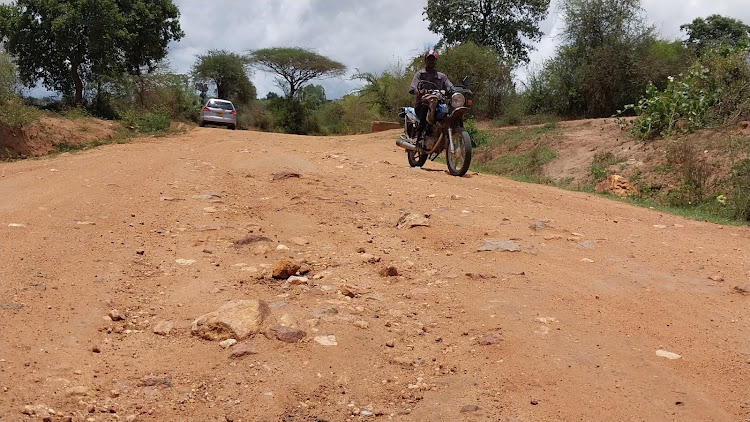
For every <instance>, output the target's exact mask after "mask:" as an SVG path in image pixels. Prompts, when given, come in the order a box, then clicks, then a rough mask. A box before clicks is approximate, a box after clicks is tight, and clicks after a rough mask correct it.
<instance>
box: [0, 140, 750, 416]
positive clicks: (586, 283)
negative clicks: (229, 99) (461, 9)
mask: <svg viewBox="0 0 750 422" xmlns="http://www.w3.org/2000/svg"><path fill="white" fill-rule="evenodd" d="M397 136H398V131H395V130H394V131H386V132H381V133H377V134H368V135H357V136H345V137H301V136H289V135H280V134H269V133H259V132H249V131H229V130H223V129H211V128H201V129H196V130H193V131H190V132H189V133H186V134H183V135H178V136H171V137H163V138H144V139H138V140H135V141H134V142H132V143H129V144H119V145H107V146H102V147H99V148H96V149H92V150H87V151H83V152H78V153H73V154H70V153H66V154H62V155H59V156H57V157H55V158H43V159H39V160H33V161H16V162H9V163H0V262H2V265H0V333H1V334H0V420H2V421H26V420H29V421H31V420H34V421H37V420H39V421H41V420H42V419H43V418H44V417H45V414H46V413H50V412H49V410H50V409H52V410H54V414H50V415H49V416H47V417H49V418H50V419H49V420H52V421H63V420H72V421H110V420H112V421H114V420H119V421H235V422H237V421H266V420H267V421H277V420H285V421H316V420H321V421H322V420H326V421H344V420H370V419H377V420H398V421H455V420H466V421H578V420H580V421H625V420H638V421H698V420H699V421H743V420H747V419H748V418H750V389H748V386H749V385H750V342H748V338H750V318H749V316H748V309H750V295H748V290H750V286H748V284H749V283H750V281H749V278H750V254H749V251H750V229H748V228H747V227H725V226H719V225H715V224H710V223H705V222H696V221H690V220H686V219H683V218H680V217H676V216H672V215H667V214H663V213H660V212H657V211H654V210H650V209H644V208H637V207H633V206H630V205H627V204H624V203H620V202H615V201H612V200H609V199H606V198H604V197H600V196H596V195H589V194H585V193H577V192H570V191H565V190H560V189H557V188H554V187H549V186H542V185H532V184H524V183H516V182H514V181H511V180H508V179H505V178H502V177H496V176H489V175H483V174H476V173H469V174H468V175H467V177H464V178H455V177H451V176H449V175H448V174H447V173H446V171H445V166H444V165H442V164H438V163H428V164H427V166H426V167H425V168H424V169H411V168H409V167H408V165H407V162H406V157H405V154H404V152H403V151H402V150H401V149H399V148H398V147H396V146H395V145H394V140H395V139H396V137H397ZM623 142H625V141H623ZM625 145H626V144H625V143H623V144H622V145H621V147H623V148H624V147H625ZM571 148H573V147H572V146H571ZM580 148H585V147H583V146H581V147H580ZM580 154H581V155H584V154H585V151H584V150H581V152H580ZM585 161H586V160H585V159H584V160H583V161H582V163H585ZM576 165H580V164H576ZM574 167H575V166H574ZM404 211H411V212H413V213H417V214H421V215H422V216H424V215H425V214H428V215H429V218H428V219H427V221H428V223H429V226H416V227H412V228H409V227H408V226H407V227H402V228H399V227H397V222H398V221H399V217H400V216H401V215H402V212H404ZM249 233H250V234H252V235H254V236H256V237H252V236H250V237H246V236H247V235H248V234H249ZM263 237H265V238H267V239H266V240H263ZM241 239H245V241H244V242H239V243H245V244H237V243H235V242H236V241H238V240H241ZM487 239H496V240H502V241H507V242H509V243H511V244H515V245H517V246H518V249H520V250H519V251H516V252H501V251H486V252H479V251H478V249H480V248H481V247H482V246H483V245H484V244H485V241H486V240H487ZM283 258H289V259H291V260H293V261H295V262H297V263H299V264H301V265H302V267H303V270H301V271H303V272H306V273H305V274H304V276H305V277H306V278H307V279H306V280H304V279H303V280H297V281H295V282H292V283H287V282H286V281H285V280H277V279H274V278H273V277H272V276H271V273H272V271H273V269H274V266H276V264H277V263H278V262H279V261H281V260H282V259H283ZM391 267H392V268H391ZM308 270H309V271H308ZM394 271H395V273H396V274H397V275H392V274H394ZM389 274H391V275H389ZM236 299H258V300H262V301H264V302H265V303H267V304H268V305H269V308H270V310H271V314H270V316H269V317H268V318H267V319H266V321H265V322H264V324H263V327H262V329H264V330H265V328H267V327H270V326H273V325H286V326H294V327H297V328H299V329H301V330H304V331H305V333H306V336H305V337H304V338H303V339H302V340H300V341H298V342H296V343H287V342H282V341H279V340H277V339H273V340H271V339H269V338H267V337H265V336H263V335H260V334H258V335H255V336H252V337H251V338H248V339H244V340H241V341H240V342H239V343H237V344H235V345H234V346H232V347H229V348H228V349H224V348H222V347H221V346H220V345H219V343H218V342H217V341H208V340H204V339H201V338H199V337H196V336H193V335H192V334H191V329H190V326H191V323H192V322H193V321H194V320H195V319H196V318H198V317H200V316H202V315H204V314H206V313H208V312H211V311H214V310H216V309H217V308H219V307H220V306H221V305H222V304H224V303H226V302H227V301H229V300H236ZM113 311H117V312H113ZM113 317H114V320H113ZM120 318H122V319H120ZM163 321H168V322H171V323H172V324H173V327H174V328H173V329H172V330H170V332H169V334H167V335H162V334H163V333H162V334H156V333H155V332H154V328H156V326H157V325H159V324H160V323H161V322H163ZM162 327H163V325H162ZM156 331H162V330H161V329H157V330H156ZM333 337H335V340H336V345H334V346H324V345H322V344H320V343H319V342H318V341H317V340H316V338H318V339H319V340H322V339H327V340H331V339H332V338H333ZM238 349H239V350H241V349H245V350H246V351H247V352H248V353H249V354H248V355H246V356H244V357H241V358H235V359H233V358H232V357H231V354H232V353H233V352H236V351H237V350H238ZM667 352H668V353H667ZM670 353H672V354H670ZM675 354H676V355H679V358H677V359H670V357H671V358H675V357H677V356H676V355H675ZM665 356H666V357H665ZM27 406H28V407H27ZM24 412H26V414H24ZM28 414H32V415H33V416H30V415H28Z"/></svg>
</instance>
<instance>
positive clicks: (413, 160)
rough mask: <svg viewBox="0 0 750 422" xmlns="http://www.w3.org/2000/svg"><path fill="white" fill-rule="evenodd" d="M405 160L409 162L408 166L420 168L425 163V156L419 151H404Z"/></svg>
mask: <svg viewBox="0 0 750 422" xmlns="http://www.w3.org/2000/svg"><path fill="white" fill-rule="evenodd" d="M406 158H407V159H408V160H409V165H410V166H412V167H422V166H423V165H424V163H426V162H427V154H425V153H422V152H419V151H409V150H408V149H407V150H406Z"/></svg>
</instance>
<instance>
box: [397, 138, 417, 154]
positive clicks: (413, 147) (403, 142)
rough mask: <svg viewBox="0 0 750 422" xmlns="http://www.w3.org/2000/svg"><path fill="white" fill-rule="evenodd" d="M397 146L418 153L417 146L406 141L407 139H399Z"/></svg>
mask: <svg viewBox="0 0 750 422" xmlns="http://www.w3.org/2000/svg"><path fill="white" fill-rule="evenodd" d="M396 145H398V146H400V147H401V148H403V149H408V150H409V151H416V150H417V146H416V145H414V144H412V143H411V142H409V141H407V140H405V139H399V140H397V141H396Z"/></svg>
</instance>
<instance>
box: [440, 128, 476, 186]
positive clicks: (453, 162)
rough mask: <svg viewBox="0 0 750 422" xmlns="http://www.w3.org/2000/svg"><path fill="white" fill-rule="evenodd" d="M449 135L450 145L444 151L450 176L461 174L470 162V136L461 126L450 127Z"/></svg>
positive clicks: (467, 168)
mask: <svg viewBox="0 0 750 422" xmlns="http://www.w3.org/2000/svg"><path fill="white" fill-rule="evenodd" d="M451 135H452V136H451V138H452V139H451V140H450V141H449V142H450V143H451V145H448V148H447V149H446V151H445V154H446V158H447V160H446V161H447V162H448V172H449V173H450V174H451V175H452V176H463V175H464V174H466V172H467V171H468V170H469V165H470V164H471V137H470V136H469V132H467V131H466V129H464V128H462V127H455V128H451ZM451 151H453V152H451Z"/></svg>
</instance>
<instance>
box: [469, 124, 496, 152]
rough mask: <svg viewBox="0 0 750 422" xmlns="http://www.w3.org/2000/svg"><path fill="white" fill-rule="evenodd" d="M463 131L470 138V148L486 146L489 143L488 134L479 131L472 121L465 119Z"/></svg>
mask: <svg viewBox="0 0 750 422" xmlns="http://www.w3.org/2000/svg"><path fill="white" fill-rule="evenodd" d="M464 129H466V131H467V132H469V137H471V146H472V147H474V148H477V147H479V146H482V145H487V144H488V143H489V141H490V134H489V133H487V131H486V130H482V129H479V128H478V127H477V123H476V122H475V121H474V119H467V120H465V121H464Z"/></svg>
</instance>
